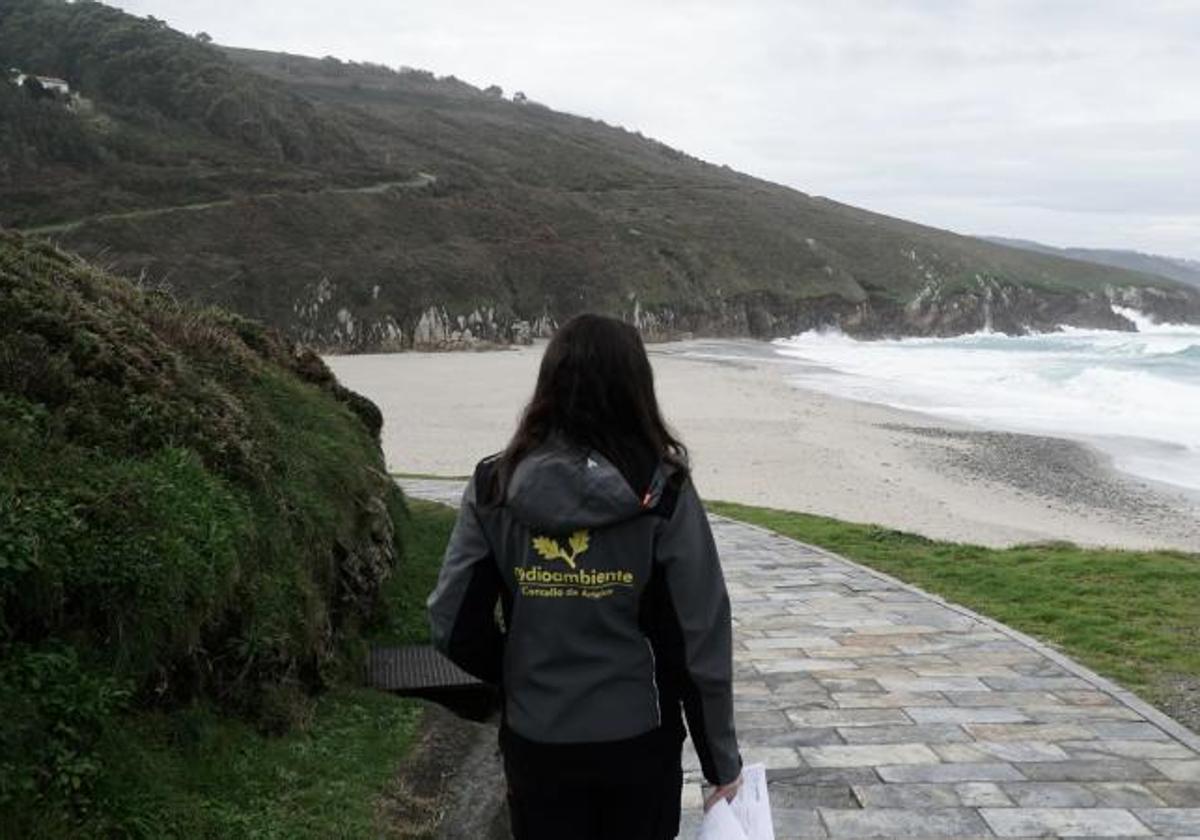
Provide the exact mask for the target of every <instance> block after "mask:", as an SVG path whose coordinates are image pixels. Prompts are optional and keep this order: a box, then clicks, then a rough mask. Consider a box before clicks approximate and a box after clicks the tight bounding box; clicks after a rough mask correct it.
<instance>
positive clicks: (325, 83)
mask: <svg viewBox="0 0 1200 840" xmlns="http://www.w3.org/2000/svg"><path fill="white" fill-rule="evenodd" d="M5 9H6V10H7V11H4V10H0V56H2V57H3V60H4V61H5V62H7V63H9V64H11V65H15V66H19V67H22V68H26V69H29V70H31V71H34V72H43V73H53V74H58V75H61V76H63V77H65V78H66V79H67V80H68V81H69V82H70V83H71V84H72V85H73V86H75V87H76V88H77V89H78V91H79V92H80V93H81V94H82V95H83V96H84V97H85V99H88V100H89V101H92V102H93V103H94V110H93V111H92V112H90V113H89V112H87V111H86V109H84V110H79V111H78V112H74V113H71V114H68V115H63V114H58V115H57V116H54V117H51V116H49V115H48V114H47V113H46V111H45V108H44V107H43V109H42V111H41V112H39V113H40V114H41V116H40V118H39V119H41V120H42V122H44V123H47V124H48V123H49V122H51V121H52V122H54V126H53V127H52V128H50V129H48V130H49V131H50V136H51V137H53V138H57V137H59V136H62V137H63V138H71V137H76V136H77V135H78V134H79V133H80V132H82V134H83V136H84V137H85V138H97V137H99V138H102V139H98V140H97V139H93V140H88V141H87V142H91V143H93V144H95V143H98V144H100V148H108V146H111V145H114V144H115V146H114V150H113V151H112V152H111V153H105V154H101V153H100V152H98V151H97V152H95V154H93V155H92V160H93V161H94V162H91V163H89V162H87V161H85V162H82V163H77V162H74V161H72V160H63V159H61V158H62V157H63V155H62V154H61V153H58V152H53V153H51V152H47V153H45V154H41V155H40V156H39V155H36V154H33V153H30V152H29V151H28V149H29V148H31V147H32V146H36V145H37V143H39V142H42V141H40V140H34V141H29V140H25V141H21V143H19V144H18V145H17V147H14V146H13V141H11V140H9V141H0V171H3V170H6V171H7V175H6V176H3V175H0V205H2V206H3V208H4V209H3V210H2V211H0V224H7V225H10V226H18V227H22V228H33V229H42V230H43V231H44V232H45V233H46V235H49V236H52V237H54V238H56V239H58V240H60V241H62V242H64V243H66V244H68V245H69V246H70V247H71V248H73V249H75V250H78V251H80V252H82V253H84V254H85V255H99V254H103V255H104V259H105V260H106V261H110V262H111V263H112V264H113V265H114V266H115V267H117V268H118V269H120V270H121V271H123V272H125V273H127V274H130V275H135V276H137V275H142V274H143V273H144V274H145V275H146V276H148V277H153V278H158V279H164V278H165V279H168V280H169V282H170V283H171V284H172V286H173V287H174V288H175V289H176V290H177V291H178V293H179V294H180V295H181V296H184V297H187V298H189V299H193V300H198V301H202V302H205V303H216V304H220V305H224V306H230V307H233V308H235V309H236V310H237V311H239V312H241V313H243V314H246V315H249V316H252V317H255V318H258V319H260V320H263V321H264V322H266V323H268V324H271V325H273V326H276V327H279V328H281V329H283V330H285V331H286V332H288V333H289V334H291V335H294V336H297V337H300V338H302V339H304V340H305V341H308V342H310V343H313V344H315V345H317V346H320V347H323V348H327V349H335V350H373V349H374V350H379V349H394V348H405V347H412V346H428V345H447V344H456V343H458V344H470V343H471V342H473V341H476V340H479V339H483V340H492V341H507V340H513V339H520V338H522V337H525V336H528V335H530V334H536V333H539V332H544V331H546V330H547V329H549V328H551V327H552V325H553V323H555V322H560V321H562V320H563V319H564V318H566V317H569V316H570V315H572V314H575V313H577V312H579V311H582V310H593V311H601V312H607V313H610V314H615V315H620V316H623V317H625V318H627V319H629V320H631V321H634V322H635V323H637V324H638V326H639V327H640V328H641V329H643V331H644V332H646V333H647V334H648V335H650V336H654V337H656V336H669V335H673V334H678V333H680V332H686V331H693V332H700V333H705V334H714V335H755V336H764V337H766V336H775V335H780V334H787V333H791V332H795V331H798V330H801V329H804V328H807V327H811V326H814V325H818V324H837V325H840V326H841V327H842V328H843V329H845V330H847V331H849V332H852V333H855V334H859V335H864V336H872V335H884V334H926V335H940V334H955V333H963V332H972V331H975V330H979V329H983V328H987V327H991V328H994V329H997V330H1003V331H1010V332H1020V331H1023V330H1027V329H1050V328H1054V327H1055V326H1057V325H1058V324H1064V323H1065V324H1075V325H1079V326H1094V327H1111V328H1124V329H1131V328H1132V324H1131V322H1129V321H1127V320H1126V319H1124V318H1123V317H1122V316H1120V315H1118V314H1116V313H1114V312H1113V309H1112V304H1113V303H1114V302H1117V303H1119V304H1120V305H1138V306H1140V307H1142V308H1144V309H1146V310H1147V311H1150V312H1152V313H1154V314H1157V315H1160V316H1169V317H1173V318H1176V319H1178V320H1195V321H1200V292H1197V291H1196V290H1195V289H1190V288H1188V287H1186V286H1183V285H1182V284H1177V283H1174V282H1172V281H1170V280H1167V279H1164V278H1161V277H1154V276H1151V275H1146V274H1140V273H1137V272H1132V271H1128V270H1123V269H1119V268H1113V267H1105V266H1097V265H1094V264H1087V263H1082V262H1078V261H1074V260H1069V259H1063V258H1059V257H1055V256H1050V255H1044V254H1033V253H1029V252H1026V251H1020V250H1015V249H1012V248H1006V247H1004V246H1001V245H995V244H992V243H987V242H983V241H981V240H978V239H973V238H970V237H964V236H958V235H955V234H952V233H948V232H946V231H940V230H935V229H932V228H927V227H923V226H921V225H916V224H911V223H908V222H903V221H900V220H897V219H892V218H888V217H886V216H881V215H877V214H873V213H869V212H866V211H863V210H858V209H856V208H853V207H847V206H845V205H841V204H838V203H837V202H834V201H830V200H828V199H824V198H820V197H813V196H809V195H805V194H804V193H801V192H799V191H797V190H793V189H789V188H786V187H782V186H779V185H776V184H771V183H768V182H765V181H761V180H758V179H755V178H751V177H748V176H745V175H742V174H739V173H737V172H734V171H732V170H730V169H728V168H726V167H719V166H714V165H711V164H708V163H705V162H703V161H700V160H697V159H695V158H693V157H690V156H688V155H687V154H684V153H683V152H680V151H678V150H675V149H671V148H669V147H667V146H665V145H663V144H662V143H659V142H656V141H654V140H651V139H648V138H645V137H643V136H641V135H640V134H638V133H635V132H630V131H626V130H623V129H621V128H617V127H613V126H610V125H606V124H604V123H603V122H599V121H597V120H591V119H586V118H583V117H577V116H572V115H569V114H564V113H559V112H555V111H553V110H551V109H549V108H546V107H543V106H541V105H538V104H536V103H534V102H531V101H528V100H526V99H524V98H520V99H518V98H516V97H514V98H513V99H506V98H504V97H503V96H502V95H500V94H499V93H498V91H496V90H495V89H490V90H479V89H477V88H474V87H472V86H470V85H468V84H465V83H463V82H461V81H458V80H456V79H454V78H452V77H447V78H435V77H433V76H432V75H431V74H429V73H426V72H421V71H413V70H407V71H393V70H389V69H387V68H384V67H380V66H377V65H362V64H353V63H345V62H341V61H338V60H336V59H333V58H324V59H315V58H304V57H300V56H291V55H282V54H278V53H268V52H259V51H252V50H234V49H227V50H222V49H220V48H218V47H215V46H213V45H211V44H208V43H205V42H203V41H202V40H199V39H193V38H189V37H187V36H185V35H182V34H180V33H175V32H172V31H171V30H169V29H168V28H167V27H166V26H164V25H163V24H162V23H161V22H159V21H154V20H138V19H136V18H132V17H130V16H128V15H124V14H123V13H120V12H117V11H115V10H112V9H107V8H106V7H103V6H101V5H100V4H97V3H94V2H80V3H74V4H69V3H65V2H64V0H13V2H12V3H10V4H7V5H6V7H5ZM80 39H84V40H86V41H87V43H86V44H84V43H82V42H81V40H80ZM127 53H128V55H127ZM158 59H161V62H160V61H158ZM160 64H161V68H160ZM10 94H11V92H10ZM9 98H10V99H11V98H12V97H11V95H10V96H9ZM38 104H39V107H41V106H46V103H38ZM0 107H3V106H2V104H0ZM46 107H49V106H46ZM58 107H60V108H61V107H62V106H58ZM31 131H32V129H31ZM39 131H40V129H39ZM34 134H35V135H36V136H41V135H38V134H37V132H36V131H35V132H34ZM121 138H124V139H121ZM118 139H120V143H118ZM76 140H78V138H77V137H76ZM46 142H50V141H48V140H47V141H46ZM54 142H57V141H54ZM79 142H82V141H79ZM6 143H7V145H6ZM22 143H23V145H21V144H22ZM72 144H74V145H72ZM72 144H67V145H69V146H70V148H74V146H75V145H78V142H76V141H75V140H73V141H72ZM106 144H108V145H106ZM121 144H125V145H121ZM130 144H132V145H130ZM139 144H140V145H139ZM13 148H20V149H25V150H26V151H24V152H23V153H22V155H21V160H22V161H24V162H23V163H22V164H21V165H20V166H17V165H15V164H13V163H10V162H9V161H10V160H11V159H13V156H14V152H12V151H11V149H13ZM121 149H126V151H121ZM69 154H73V153H68V155H69ZM416 173H428V174H429V175H431V176H433V179H430V180H425V181H422V182H420V183H421V184H423V186H420V187H417V188H401V187H396V188H387V187H386V186H385V185H386V184H389V183H397V182H403V181H406V180H409V179H412V178H413V177H414V176H415V175H416ZM370 184H376V185H378V189H368V190H359V191H352V190H350V189H347V188H348V187H363V186H368V185H370ZM231 199H232V202H230V200H231ZM213 202H222V203H218V204H214V203H213ZM97 214H100V215H97ZM113 214H120V215H113ZM48 225H49V226H50V227H46V226H48Z"/></svg>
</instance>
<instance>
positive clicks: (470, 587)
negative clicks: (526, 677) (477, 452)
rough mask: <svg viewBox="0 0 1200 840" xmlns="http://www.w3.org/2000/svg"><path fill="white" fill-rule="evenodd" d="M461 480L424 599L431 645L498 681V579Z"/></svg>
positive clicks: (470, 490)
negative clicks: (452, 519)
mask: <svg viewBox="0 0 1200 840" xmlns="http://www.w3.org/2000/svg"><path fill="white" fill-rule="evenodd" d="M475 494H476V479H475V478H474V477H472V479H471V480H470V481H469V482H468V483H467V487H466V489H465V490H464V491H463V496H462V504H461V505H460V506H459V508H458V519H457V521H456V522H455V524H454V530H453V531H452V532H451V534H450V541H449V543H447V545H446V553H445V555H444V557H443V559H442V568H441V572H440V573H439V574H438V582H437V586H436V587H435V588H434V590H433V593H432V594H430V596H429V599H428V600H427V601H426V606H427V607H428V609H429V624H430V631H431V635H432V638H433V644H434V647H436V648H437V649H438V650H440V651H441V652H442V653H444V654H445V655H446V656H447V657H448V658H449V659H450V660H451V661H452V662H454V664H456V665H458V667H460V668H462V669H463V670H464V671H466V672H467V673H469V674H471V675H472V676H474V677H477V678H479V679H481V680H483V681H484V682H489V683H499V682H500V676H501V660H502V658H503V655H504V635H503V633H502V632H501V631H500V627H499V625H498V624H497V622H496V602H497V600H498V599H499V597H500V592H501V589H502V587H503V580H502V579H501V577H500V568H499V566H498V565H497V564H496V558H495V555H494V554H493V552H492V548H491V545H490V544H489V543H488V539H487V535H486V534H485V532H484V529H483V525H482V523H481V522H480V520H479V512H478V509H477V507H476V495H475Z"/></svg>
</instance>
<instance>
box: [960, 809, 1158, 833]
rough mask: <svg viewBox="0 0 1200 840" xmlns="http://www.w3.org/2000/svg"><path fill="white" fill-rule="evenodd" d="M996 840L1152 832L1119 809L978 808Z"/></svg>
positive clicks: (1126, 812)
mask: <svg viewBox="0 0 1200 840" xmlns="http://www.w3.org/2000/svg"><path fill="white" fill-rule="evenodd" d="M979 813H980V815H981V816H982V817H983V819H984V820H986V821H987V824H988V825H989V826H991V828H992V830H993V831H994V832H996V834H997V835H998V836H1000V837H1148V836H1151V834H1152V832H1151V831H1150V829H1148V828H1147V827H1146V826H1145V825H1144V824H1143V823H1142V822H1140V821H1139V820H1138V818H1137V817H1135V816H1134V815H1133V814H1131V813H1130V812H1129V811H1126V810H1122V809H1120V808H982V809H980V811H979Z"/></svg>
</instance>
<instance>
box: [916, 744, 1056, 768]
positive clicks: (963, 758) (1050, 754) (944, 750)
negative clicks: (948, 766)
mask: <svg viewBox="0 0 1200 840" xmlns="http://www.w3.org/2000/svg"><path fill="white" fill-rule="evenodd" d="M933 749H934V751H935V752H936V753H937V754H938V755H939V756H941V758H942V760H943V761H955V762H964V763H965V762H972V761H975V762H979V761H1011V762H1013V763H1014V764H1019V763H1021V762H1026V761H1067V760H1068V759H1070V758H1071V756H1069V755H1067V753H1066V752H1064V751H1063V750H1062V748H1061V747H1059V746H1058V745H1057V744H1051V743H1049V742H1047V741H972V742H970V743H966V744H938V745H935V746H934V747H933Z"/></svg>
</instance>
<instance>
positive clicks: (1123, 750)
mask: <svg viewBox="0 0 1200 840" xmlns="http://www.w3.org/2000/svg"><path fill="white" fill-rule="evenodd" d="M1060 743H1061V745H1062V748H1063V749H1065V750H1070V751H1072V752H1088V753H1093V754H1097V755H1095V757H1096V758H1103V757H1104V756H1106V755H1115V756H1119V757H1121V758H1179V759H1188V758H1195V756H1196V754H1195V753H1194V752H1192V751H1191V750H1189V749H1188V748H1187V747H1185V746H1184V745H1183V744H1180V743H1177V742H1175V741H1110V740H1107V739H1097V740H1092V741H1062V742H1060Z"/></svg>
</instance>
